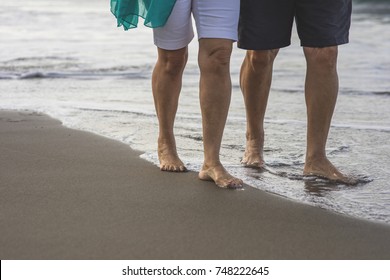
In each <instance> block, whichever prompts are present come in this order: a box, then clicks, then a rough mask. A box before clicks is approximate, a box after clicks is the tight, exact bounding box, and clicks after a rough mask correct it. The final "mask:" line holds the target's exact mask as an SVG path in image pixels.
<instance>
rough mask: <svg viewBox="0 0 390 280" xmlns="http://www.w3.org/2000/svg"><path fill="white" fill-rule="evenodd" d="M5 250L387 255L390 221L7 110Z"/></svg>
mask: <svg viewBox="0 0 390 280" xmlns="http://www.w3.org/2000/svg"><path fill="white" fill-rule="evenodd" d="M0 224H1V226H0V259H3V260H4V259H390V226H389V225H384V224H379V223H374V222H369V221H365V220H359V219H354V218H350V217H345V216H343V215H339V214H335V213H332V212H329V211H326V210H323V209H319V208H315V207H311V206H308V205H303V204H300V203H296V202H293V201H290V200H287V199H285V198H282V197H278V196H276V195H272V194H269V193H266V192H263V191H260V190H257V189H254V188H251V187H249V186H246V187H245V188H244V190H241V191H237V190H224V189H219V188H217V187H216V186H215V185H214V184H213V183H211V182H203V181H200V180H198V179H197V174H196V173H194V172H188V173H185V174H174V173H167V172H161V171H159V169H158V168H157V167H156V166H154V165H152V164H151V163H148V162H146V161H144V160H142V159H140V158H139V153H138V152H135V151H133V150H131V149H130V148H129V147H128V146H127V145H125V144H122V143H119V142H116V141H112V140H109V139H106V138H104V137H100V136H97V135H94V134H91V133H87V132H83V131H77V130H71V129H68V128H65V127H63V126H62V125H61V123H60V122H59V121H57V120H54V119H51V118H49V117H48V116H45V115H41V114H37V113H31V112H8V111H0Z"/></svg>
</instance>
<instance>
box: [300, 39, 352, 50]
mask: <svg viewBox="0 0 390 280" xmlns="http://www.w3.org/2000/svg"><path fill="white" fill-rule="evenodd" d="M348 43H349V40H335V41H333V42H324V43H321V42H318V41H317V42H313V43H311V42H301V47H308V48H326V47H335V46H340V45H345V44H348Z"/></svg>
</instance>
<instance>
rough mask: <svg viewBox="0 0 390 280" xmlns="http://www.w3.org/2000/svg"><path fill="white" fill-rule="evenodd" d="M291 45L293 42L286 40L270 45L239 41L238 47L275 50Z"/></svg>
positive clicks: (254, 49)
mask: <svg viewBox="0 0 390 280" xmlns="http://www.w3.org/2000/svg"><path fill="white" fill-rule="evenodd" d="M290 45H291V42H286V43H282V44H269V45H263V46H258V45H255V44H253V45H250V44H242V43H240V41H238V42H237V47H238V48H240V49H244V50H253V51H266V50H274V49H281V48H285V47H288V46H290Z"/></svg>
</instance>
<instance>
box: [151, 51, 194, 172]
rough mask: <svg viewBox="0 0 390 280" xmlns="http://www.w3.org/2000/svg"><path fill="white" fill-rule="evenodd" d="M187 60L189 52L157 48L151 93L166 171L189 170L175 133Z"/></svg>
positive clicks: (159, 153) (159, 152) (161, 157)
mask: <svg viewBox="0 0 390 280" xmlns="http://www.w3.org/2000/svg"><path fill="white" fill-rule="evenodd" d="M187 58H188V50H187V48H183V49H179V50H174V51H170V50H163V49H161V48H158V60H157V63H156V66H155V67H154V70H153V75H152V90H153V98H154V105H155V108H156V113H157V118H158V123H159V137H158V158H159V161H160V169H161V170H163V171H172V172H183V171H186V170H187V169H186V167H185V166H184V164H183V162H182V161H181V160H180V158H179V156H178V154H177V151H176V141H175V136H174V132H173V129H174V121H175V116H176V111H177V106H178V101H179V95H180V90H181V85H182V76H183V70H184V67H185V65H186V63H187Z"/></svg>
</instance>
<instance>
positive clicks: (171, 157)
mask: <svg viewBox="0 0 390 280" xmlns="http://www.w3.org/2000/svg"><path fill="white" fill-rule="evenodd" d="M158 159H159V161H160V170H162V171H169V172H186V171H187V168H186V167H185V166H184V163H183V162H182V161H181V160H180V158H179V156H178V155H177V151H176V145H175V143H174V142H173V144H172V143H168V142H167V141H163V140H159V141H158Z"/></svg>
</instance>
